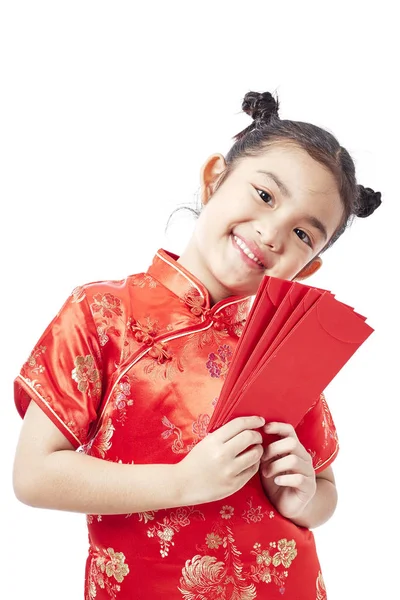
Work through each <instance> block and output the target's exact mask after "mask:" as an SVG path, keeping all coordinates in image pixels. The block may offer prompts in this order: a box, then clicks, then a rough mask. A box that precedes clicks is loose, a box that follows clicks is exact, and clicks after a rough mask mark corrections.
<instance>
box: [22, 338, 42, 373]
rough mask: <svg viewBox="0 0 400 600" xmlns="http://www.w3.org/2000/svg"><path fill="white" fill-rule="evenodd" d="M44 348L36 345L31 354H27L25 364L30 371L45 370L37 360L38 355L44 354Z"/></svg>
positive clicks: (38, 371) (40, 371)
mask: <svg viewBox="0 0 400 600" xmlns="http://www.w3.org/2000/svg"><path fill="white" fill-rule="evenodd" d="M46 350H47V348H46V346H41V345H40V346H37V347H36V348H35V349H34V351H33V352H32V354H31V355H30V356H29V358H28V360H27V361H26V363H25V365H26V367H27V368H28V369H29V370H30V371H32V373H36V374H39V373H44V371H45V370H46V368H45V367H44V366H43V365H42V364H41V363H40V362H39V358H40V355H41V354H44V353H45V352H46Z"/></svg>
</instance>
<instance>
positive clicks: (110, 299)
mask: <svg viewBox="0 0 400 600" xmlns="http://www.w3.org/2000/svg"><path fill="white" fill-rule="evenodd" d="M93 300H94V302H93V303H92V304H91V308H92V311H93V313H100V314H101V315H102V316H103V317H104V318H106V319H112V317H113V315H117V317H120V316H121V315H122V310H121V308H120V306H121V300H120V299H119V298H117V297H116V296H114V295H113V294H109V293H107V294H96V295H95V296H93Z"/></svg>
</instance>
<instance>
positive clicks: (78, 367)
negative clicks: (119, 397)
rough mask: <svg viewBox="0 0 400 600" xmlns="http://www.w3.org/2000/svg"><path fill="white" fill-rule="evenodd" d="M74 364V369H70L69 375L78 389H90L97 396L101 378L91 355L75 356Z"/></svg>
mask: <svg viewBox="0 0 400 600" xmlns="http://www.w3.org/2000/svg"><path fill="white" fill-rule="evenodd" d="M74 365H75V369H73V370H72V372H71V376H72V379H73V380H74V381H76V382H77V383H78V390H79V391H80V392H82V393H86V392H87V391H88V390H89V389H90V391H91V392H92V393H93V394H94V396H98V395H99V394H100V391H101V380H100V373H99V371H98V369H96V363H95V361H94V358H93V356H91V355H90V354H89V355H87V356H77V357H76V358H75V361H74Z"/></svg>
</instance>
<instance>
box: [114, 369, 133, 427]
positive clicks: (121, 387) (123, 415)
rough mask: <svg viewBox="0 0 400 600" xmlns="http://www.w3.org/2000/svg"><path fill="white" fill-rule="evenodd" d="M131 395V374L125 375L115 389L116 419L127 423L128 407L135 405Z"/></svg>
mask: <svg viewBox="0 0 400 600" xmlns="http://www.w3.org/2000/svg"><path fill="white" fill-rule="evenodd" d="M130 395H131V382H130V380H129V376H128V375H125V376H124V377H123V378H122V379H121V380H120V381H119V383H118V384H117V385H116V386H115V388H114V390H113V404H114V408H115V410H116V412H117V417H116V421H117V422H119V423H121V424H122V425H124V424H125V422H126V419H127V412H128V411H127V408H128V407H129V406H132V405H133V400H132V398H130Z"/></svg>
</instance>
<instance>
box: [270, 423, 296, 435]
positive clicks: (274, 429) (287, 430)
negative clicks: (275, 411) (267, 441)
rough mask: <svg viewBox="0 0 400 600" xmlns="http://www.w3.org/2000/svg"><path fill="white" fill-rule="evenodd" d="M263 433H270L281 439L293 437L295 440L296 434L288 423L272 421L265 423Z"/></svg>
mask: <svg viewBox="0 0 400 600" xmlns="http://www.w3.org/2000/svg"><path fill="white" fill-rule="evenodd" d="M264 431H265V433H271V434H276V435H280V436H281V437H295V438H297V433H296V431H295V429H294V427H293V425H290V423H278V422H276V421H272V422H271V423H267V424H266V425H265V426H264Z"/></svg>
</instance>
